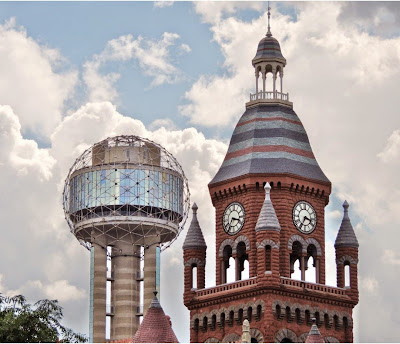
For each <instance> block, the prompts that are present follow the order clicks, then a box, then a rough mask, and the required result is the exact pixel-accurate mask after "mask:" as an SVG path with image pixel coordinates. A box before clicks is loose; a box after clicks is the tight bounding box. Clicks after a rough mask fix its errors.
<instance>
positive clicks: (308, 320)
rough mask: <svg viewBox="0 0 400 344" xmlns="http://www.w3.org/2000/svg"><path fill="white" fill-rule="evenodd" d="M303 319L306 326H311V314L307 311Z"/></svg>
mask: <svg viewBox="0 0 400 344" xmlns="http://www.w3.org/2000/svg"><path fill="white" fill-rule="evenodd" d="M304 313H305V317H306V324H307V325H311V314H310V311H309V310H308V309H307V310H306V311H305V312H304Z"/></svg>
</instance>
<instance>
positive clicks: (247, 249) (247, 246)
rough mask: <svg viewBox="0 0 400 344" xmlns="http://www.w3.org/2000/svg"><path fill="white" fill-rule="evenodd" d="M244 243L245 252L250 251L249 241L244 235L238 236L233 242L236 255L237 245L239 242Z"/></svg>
mask: <svg viewBox="0 0 400 344" xmlns="http://www.w3.org/2000/svg"><path fill="white" fill-rule="evenodd" d="M242 241H243V242H244V243H245V245H246V251H250V241H249V239H247V237H245V236H244V235H239V236H238V237H237V238H236V240H235V244H236V245H235V253H236V251H237V250H236V247H237V245H238V244H239V243H240V242H242Z"/></svg>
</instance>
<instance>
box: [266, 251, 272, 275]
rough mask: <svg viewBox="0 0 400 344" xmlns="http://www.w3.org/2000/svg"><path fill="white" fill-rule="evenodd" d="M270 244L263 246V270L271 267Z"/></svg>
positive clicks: (268, 269)
mask: <svg viewBox="0 0 400 344" xmlns="http://www.w3.org/2000/svg"><path fill="white" fill-rule="evenodd" d="M271 254H272V251H271V246H270V245H266V246H265V271H271V269H272V267H271V260H272V259H271Z"/></svg>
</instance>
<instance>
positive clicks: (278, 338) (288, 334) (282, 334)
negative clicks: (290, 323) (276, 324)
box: [274, 328, 298, 343]
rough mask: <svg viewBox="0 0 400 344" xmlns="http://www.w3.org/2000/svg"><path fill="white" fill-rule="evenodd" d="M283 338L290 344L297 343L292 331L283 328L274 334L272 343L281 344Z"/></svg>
mask: <svg viewBox="0 0 400 344" xmlns="http://www.w3.org/2000/svg"><path fill="white" fill-rule="evenodd" d="M285 338H288V339H290V341H291V342H292V343H297V341H298V340H297V336H296V334H295V333H294V332H293V331H292V330H289V329H287V328H285V329H282V330H279V331H278V332H276V333H275V336H274V342H275V343H282V341H283V340H284V339H285Z"/></svg>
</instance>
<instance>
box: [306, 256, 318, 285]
mask: <svg viewBox="0 0 400 344" xmlns="http://www.w3.org/2000/svg"><path fill="white" fill-rule="evenodd" d="M307 259H308V260H307V263H306V265H307V269H306V272H305V274H306V281H307V282H311V283H316V279H317V276H316V268H315V260H314V257H313V256H309V257H308V258H307Z"/></svg>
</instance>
